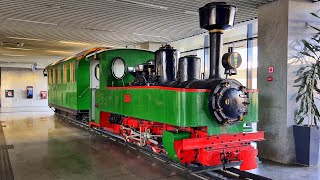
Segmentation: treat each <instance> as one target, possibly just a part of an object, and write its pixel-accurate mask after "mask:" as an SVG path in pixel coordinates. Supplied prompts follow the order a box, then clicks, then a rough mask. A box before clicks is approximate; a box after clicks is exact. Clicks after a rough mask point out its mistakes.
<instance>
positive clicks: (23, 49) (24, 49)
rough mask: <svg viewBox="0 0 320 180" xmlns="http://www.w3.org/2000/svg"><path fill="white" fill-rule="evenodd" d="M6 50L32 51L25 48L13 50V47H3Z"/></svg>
mask: <svg viewBox="0 0 320 180" xmlns="http://www.w3.org/2000/svg"><path fill="white" fill-rule="evenodd" d="M5 48H6V49H12V50H22V51H32V50H34V49H26V48H13V47H5Z"/></svg>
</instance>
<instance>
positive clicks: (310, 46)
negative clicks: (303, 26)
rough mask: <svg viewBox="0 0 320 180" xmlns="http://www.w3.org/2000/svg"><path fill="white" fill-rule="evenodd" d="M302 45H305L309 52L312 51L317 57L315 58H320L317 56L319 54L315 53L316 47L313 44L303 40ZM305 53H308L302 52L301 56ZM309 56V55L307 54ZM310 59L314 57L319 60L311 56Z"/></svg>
mask: <svg viewBox="0 0 320 180" xmlns="http://www.w3.org/2000/svg"><path fill="white" fill-rule="evenodd" d="M302 43H303V44H304V46H305V47H306V48H307V49H308V50H309V51H311V52H312V53H313V54H314V55H315V57H318V56H317V53H316V52H315V48H314V46H313V45H312V44H311V43H309V42H308V41H306V40H302ZM304 53H306V52H301V54H304ZM307 54H308V53H307ZM310 57H313V58H314V59H317V58H315V57H314V56H311V55H310Z"/></svg>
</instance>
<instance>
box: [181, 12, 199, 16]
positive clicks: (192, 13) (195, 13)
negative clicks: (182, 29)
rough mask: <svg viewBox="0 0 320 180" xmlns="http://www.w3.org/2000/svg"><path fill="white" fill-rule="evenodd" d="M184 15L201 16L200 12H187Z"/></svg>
mask: <svg viewBox="0 0 320 180" xmlns="http://www.w3.org/2000/svg"><path fill="white" fill-rule="evenodd" d="M184 13H186V14H191V15H197V16H198V15H199V13H198V12H193V11H185V12H184Z"/></svg>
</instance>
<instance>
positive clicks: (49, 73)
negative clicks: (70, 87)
mask: <svg viewBox="0 0 320 180" xmlns="http://www.w3.org/2000/svg"><path fill="white" fill-rule="evenodd" d="M48 83H49V84H51V83H52V79H51V69H48Z"/></svg>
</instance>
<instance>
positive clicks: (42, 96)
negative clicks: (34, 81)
mask: <svg viewBox="0 0 320 180" xmlns="http://www.w3.org/2000/svg"><path fill="white" fill-rule="evenodd" d="M40 98H41V99H47V98H48V96H47V91H40Z"/></svg>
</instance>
